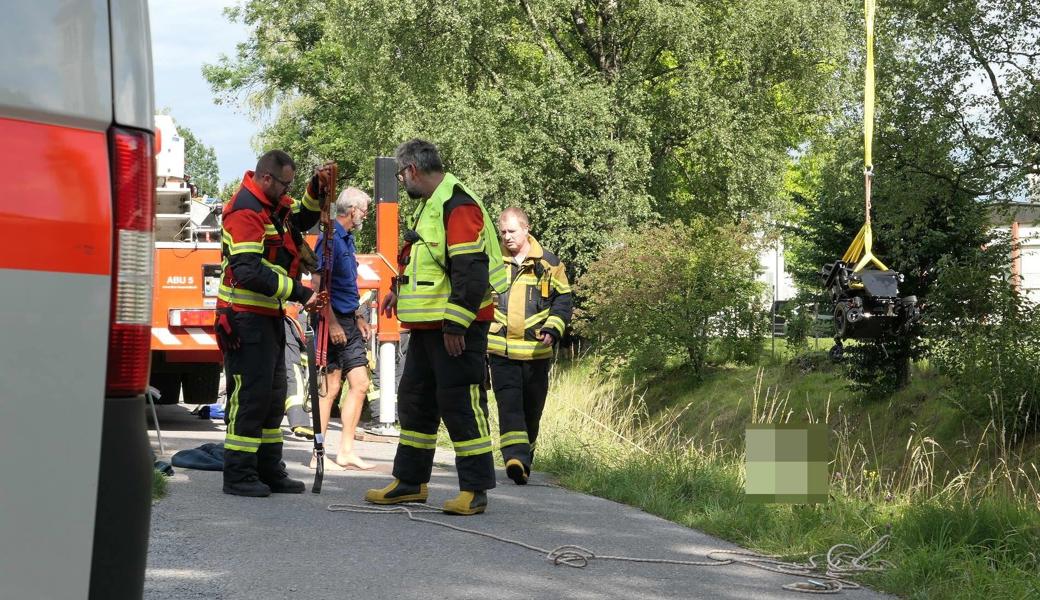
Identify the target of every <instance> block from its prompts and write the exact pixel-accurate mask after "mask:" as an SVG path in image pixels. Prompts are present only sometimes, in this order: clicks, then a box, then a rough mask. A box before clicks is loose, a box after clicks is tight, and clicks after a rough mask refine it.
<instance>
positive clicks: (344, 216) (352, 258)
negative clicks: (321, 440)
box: [310, 187, 374, 469]
mask: <svg viewBox="0 0 1040 600" xmlns="http://www.w3.org/2000/svg"><path fill="white" fill-rule="evenodd" d="M369 202H370V198H369V197H368V195H367V194H365V192H362V191H361V190H359V189H357V188H353V187H350V188H347V189H345V190H343V192H342V193H340V195H339V198H337V199H336V218H335V221H334V224H333V227H334V229H335V233H334V235H333V236H332V244H333V246H332V275H331V279H332V281H331V282H330V284H331V285H330V286H329V296H330V302H329V304H328V305H326V307H325V309H324V310H325V311H326V313H325V316H326V318H327V319H328V323H329V342H330V344H329V350H328V352H329V365H328V374H327V375H326V376H325V385H324V393H323V394H321V396H320V397H319V403H320V405H321V432H322V434H325V433H327V432H328V429H329V418H330V417H331V415H332V402H333V400H335V399H336V398H339V397H340V389H341V387H342V384H343V377H344V374H345V375H346V379H347V384H348V385H349V389H348V390H347V392H346V394H344V395H345V396H346V398H345V401H344V402H343V403H342V405H341V406H340V421H342V423H343V434H342V435H341V436H340V441H339V448H338V450H337V453H336V460H335V461H334V464H332V465H329V464H326V467H325V468H332V469H336V468H339V469H347V468H353V469H371V468H372V467H373V466H374V465H371V464H369V463H366V462H365V461H363V460H361V458H360V457H358V455H357V454H355V453H354V428H355V427H357V423H358V419H359V418H361V408H362V406H363V405H364V400H365V393H366V392H367V391H368V357H367V355H366V354H365V342H367V341H368V336H369V329H368V323H367V322H366V321H365V317H364V311H363V310H362V307H360V306H359V302H360V295H359V294H358V287H357V277H358V272H357V268H358V262H357V256H356V249H355V246H354V232H355V231H359V230H360V229H361V224H362V223H363V222H364V221H365V217H366V216H367V215H368V205H369ZM327 242H328V240H326V239H325V238H324V236H322V237H320V238H319V239H318V244H317V247H316V248H315V253H316V254H317V255H318V261H319V262H318V270H319V271H320V270H321V269H322V267H323V265H322V260H323V258H324V257H323V250H324V247H323V246H324V244H325V243H327ZM320 280H321V278H320V276H317V275H316V276H315V281H314V282H313V285H314V287H315V289H317V287H318V285H319V283H320ZM316 320H317V316H315V317H314V319H313V320H312V327H315V328H316V326H315V323H316ZM310 466H311V468H312V469H313V468H314V467H315V466H316V465H315V459H314V458H311V465H310Z"/></svg>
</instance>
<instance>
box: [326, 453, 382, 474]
mask: <svg viewBox="0 0 1040 600" xmlns="http://www.w3.org/2000/svg"><path fill="white" fill-rule="evenodd" d="M333 462H334V463H335V464H336V465H338V466H339V467H340V468H343V469H357V470H359V471H368V470H371V469H374V468H376V466H375V465H372V464H369V463H367V462H365V461H363V460H361V458H360V457H359V456H358V455H356V454H348V455H347V456H346V457H345V458H340V456H339V455H336V460H335V461H333Z"/></svg>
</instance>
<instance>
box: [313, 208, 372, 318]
mask: <svg viewBox="0 0 1040 600" xmlns="http://www.w3.org/2000/svg"><path fill="white" fill-rule="evenodd" d="M332 224H333V225H334V226H335V235H334V236H333V238H332V239H333V243H332V277H331V280H330V282H329V283H330V284H331V285H330V286H329V296H330V297H331V300H332V302H331V304H332V310H333V312H336V313H347V314H354V312H355V311H357V309H358V306H359V305H360V302H361V296H360V295H359V294H358V286H357V278H358V272H357V268H358V262H357V256H356V253H357V249H356V248H355V246H354V235H353V234H352V233H350V232H349V231H347V230H346V229H345V228H344V227H343V226H342V225H340V224H339V221H336V220H333V221H332ZM324 246H325V236H324V234H323V235H322V236H321V237H319V238H318V244H317V247H316V248H315V250H314V252H315V254H317V255H318V270H319V271H320V270H321V269H322V267H323V266H324V265H323V263H324V262H325V255H324Z"/></svg>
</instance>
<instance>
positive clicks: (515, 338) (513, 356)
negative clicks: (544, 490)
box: [488, 208, 572, 485]
mask: <svg viewBox="0 0 1040 600" xmlns="http://www.w3.org/2000/svg"><path fill="white" fill-rule="evenodd" d="M498 232H499V234H500V235H501V236H502V256H503V260H504V262H505V265H506V268H507V273H508V274H509V282H510V283H509V290H508V291H507V292H506V293H504V294H500V295H499V297H498V306H497V307H496V308H495V322H494V323H492V324H491V332H490V335H489V336H488V354H489V355H490V356H489V360H490V362H491V382H492V386H493V387H494V390H495V401H496V402H497V403H498V420H499V434H500V438H499V439H500V444H501V451H502V460H503V462H504V463H505V465H506V475H508V476H509V478H510V479H512V480H513V482H514V483H516V484H517V485H524V484H526V483H527V478H528V476H529V475H530V474H531V463H532V462H533V460H534V446H535V441H536V440H537V439H538V424H539V421H541V418H542V409H543V408H544V407H545V396H546V395H547V394H548V393H549V367H550V363H551V361H552V356H553V345H554V344H555V343H556V342H558V341H559V340H560V338H561V337H563V332H564V330H565V329H566V328H567V324H568V323H569V322H570V320H571V309H572V300H571V286H570V283H569V282H568V281H567V272H566V270H565V269H564V265H563V262H561V261H560V259H559V258H557V257H556V255H555V254H553V253H552V252H549V251H548V250H546V249H545V248H543V247H542V245H541V244H539V243H538V240H536V239H535V238H534V237H533V236H531V234H530V226H529V223H528V219H527V214H526V213H524V211H522V210H520V209H519V208H507V209H505V210H504V211H502V214H501V215H500V216H499V217H498Z"/></svg>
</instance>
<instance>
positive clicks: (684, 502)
mask: <svg viewBox="0 0 1040 600" xmlns="http://www.w3.org/2000/svg"><path fill="white" fill-rule="evenodd" d="M762 381H763V378H762V375H761V373H759V375H758V377H757V379H756V383H755V386H754V388H753V389H751V390H749V392H748V394H747V396H748V398H747V400H746V401H743V406H741V407H740V410H741V411H743V412H742V414H745V415H746V417H747V418H746V420H744V423H747V422H790V421H798V420H805V421H808V422H824V423H827V424H828V425H829V427H830V429H831V431H832V436H831V451H832V463H831V469H830V470H831V475H832V481H831V493H830V496H831V501H830V502H828V503H827V504H825V505H818V506H798V505H780V504H773V505H762V504H751V503H745V502H744V494H743V486H744V467H743V463H744V455H743V450H742V448H743V427H742V426H741V427H740V428H739V429H738V428H735V427H734V426H733V425H732V424H731V425H729V427H730V429H728V430H727V429H716V428H715V427H714V424H711V425H709V427H708V428H707V431H708V434H707V435H702V436H698V437H693V436H685V435H683V434H682V433H681V431H683V429H682V428H680V427H676V426H675V424H676V422H677V421H678V420H679V419H681V418H687V419H688V418H690V417H691V416H692V415H696V414H699V413H702V412H704V411H703V408H704V407H700V406H695V405H691V404H685V405H681V406H671V407H667V408H664V409H662V410H657V411H655V412H654V413H653V415H651V412H650V411H648V410H647V406H646V403H645V402H644V400H643V397H642V396H641V395H640V393H639V391H638V387H637V386H636V385H635V384H634V383H626V382H620V381H618V380H616V379H612V378H609V377H605V376H603V375H601V374H599V373H597V372H596V370H595V367H594V364H593V363H592V362H591V361H578V362H577V363H575V364H574V365H570V366H558V367H557V368H555V369H554V372H553V377H552V387H551V391H550V399H549V403H548V406H547V409H546V414H545V416H544V417H543V421H542V431H543V433H542V435H541V436H540V438H539V444H538V458H537V462H536V467H537V468H542V469H546V470H549V471H552V472H554V473H556V474H557V475H558V477H559V478H560V481H561V482H562V483H563V484H564V485H568V486H571V487H575V488H578V489H581V490H584V491H588V492H591V493H595V494H597V495H602V496H606V497H610V498H612V499H615V500H618V501H621V502H625V503H628V504H632V505H635V506H639V507H641V508H644V509H645V510H648V511H650V512H653V513H656V514H659V515H661V516H663V517H665V518H668V519H671V520H674V521H677V522H679V523H683V524H686V525H688V526H691V527H697V528H699V529H703V530H705V531H708V532H710V533H713V534H715V535H719V536H721V537H723V538H726V539H729V540H732V541H735V542H737V543H739V544H742V545H745V546H748V547H751V548H753V549H756V550H759V551H762V552H765V553H770V554H781V555H785V556H791V557H794V556H797V555H801V554H804V553H817V552H821V551H825V550H826V549H828V548H829V547H830V546H832V545H834V544H837V543H852V544H855V545H857V546H860V547H862V548H865V547H867V546H869V545H870V544H872V543H873V542H874V541H875V540H876V539H877V538H878V537H879V536H880V535H882V534H884V533H891V534H892V536H893V537H892V544H891V546H890V548H889V550H887V555H886V556H885V557H884V558H887V559H888V560H890V561H891V562H893V563H894V564H895V567H894V568H893V569H891V570H888V571H885V572H883V573H880V574H872V575H868V576H865V578H864V582H865V583H870V584H872V585H875V586H876V587H879V588H880V589H883V590H886V591H889V592H892V593H895V594H898V595H901V596H906V597H913V598H972V597H977V598H982V597H995V598H1040V495H1038V492H1040V488H1038V482H1040V472H1038V471H1037V467H1036V465H1035V464H1034V463H1029V462H1026V461H1024V460H1023V450H1024V448H1025V445H1024V444H1025V441H1024V440H1023V439H1022V438H1020V437H1016V436H1014V435H1013V434H1009V433H1008V432H1009V428H1007V427H1005V426H1004V422H1003V421H1002V420H1001V419H1002V417H1001V415H1000V414H999V412H995V413H994V415H993V419H992V421H991V423H990V425H989V426H987V427H985V428H984V429H983V433H982V434H981V436H980V437H979V438H978V439H973V440H969V441H965V443H969V444H974V446H975V448H974V451H973V453H972V459H971V460H970V461H968V463H967V464H964V465H962V467H961V468H958V469H954V470H949V471H943V472H938V470H937V464H939V461H938V460H937V459H938V458H940V457H943V456H947V455H946V453H945V451H944V450H943V448H942V446H941V445H940V443H939V442H938V441H937V440H936V439H935V438H934V437H932V436H931V435H929V434H928V432H926V431H924V430H923V428H917V429H915V430H914V431H913V432H912V433H911V434H910V436H909V437H908V439H907V441H906V444H905V451H904V452H903V456H902V460H901V461H900V462H899V463H898V464H886V463H885V462H884V461H883V459H882V454H883V453H881V452H879V451H878V449H877V448H878V443H879V442H880V440H877V439H873V435H872V431H870V429H871V425H870V422H869V419H868V425H867V429H868V431H867V433H866V435H863V434H860V435H856V434H854V431H853V429H854V428H853V426H852V424H851V421H850V418H849V415H848V412H847V411H846V409H845V408H844V406H842V405H837V406H834V405H832V404H831V402H829V401H827V402H826V403H824V405H823V411H822V414H816V413H814V412H813V411H812V410H811V409H809V408H806V410H805V413H804V414H803V413H801V412H795V410H794V409H793V408H792V407H791V403H790V399H789V397H788V396H787V394H786V393H784V392H782V391H781V390H779V389H774V388H769V387H764V386H763V385H762ZM738 402H740V401H738ZM993 406H995V407H996V406H1001V403H999V402H996V401H995V399H994V401H993ZM947 458H948V456H947Z"/></svg>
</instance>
